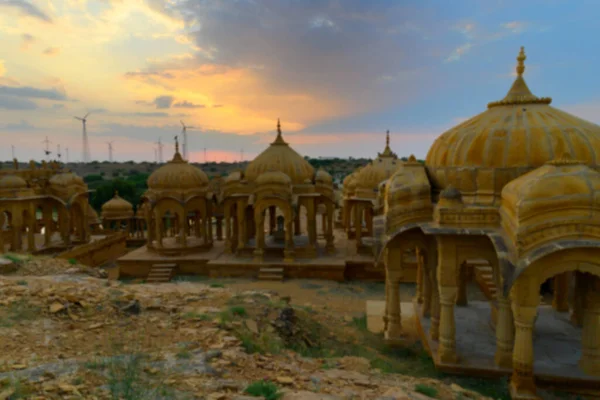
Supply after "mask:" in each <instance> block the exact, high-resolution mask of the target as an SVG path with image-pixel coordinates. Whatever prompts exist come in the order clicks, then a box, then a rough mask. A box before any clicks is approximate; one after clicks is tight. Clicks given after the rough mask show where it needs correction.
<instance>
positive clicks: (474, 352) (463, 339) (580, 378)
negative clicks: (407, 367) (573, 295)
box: [402, 301, 600, 392]
mask: <svg viewBox="0 0 600 400" xmlns="http://www.w3.org/2000/svg"><path fill="white" fill-rule="evenodd" d="M413 309H414V312H413V316H414V321H415V323H416V328H417V332H418V333H419V336H420V337H421V342H422V343H423V345H424V347H425V348H426V350H427V352H428V353H429V354H430V355H431V356H432V358H433V361H434V363H435V366H436V368H437V369H439V370H441V371H444V372H447V373H452V374H461V375H462V374H464V375H471V376H484V377H485V376H487V377H500V376H509V375H510V374H511V373H512V370H511V369H506V368H500V367H498V366H496V364H495V363H494V353H495V351H496V334H495V331H494V329H493V327H492V323H491V307H490V304H489V303H488V302H484V301H471V302H469V306H468V307H455V309H454V310H455V311H454V313H455V319H456V352H457V354H458V358H459V360H458V362H457V363H456V364H443V363H440V361H439V359H438V357H437V347H438V342H436V341H433V340H431V338H430V337H429V334H428V331H429V326H430V319H429V318H423V317H422V316H421V305H420V304H417V303H416V302H414V303H413ZM402 311H403V312H404V310H402ZM533 342H534V343H533V347H534V357H535V362H534V374H535V377H536V382H537V384H538V385H539V386H542V387H543V386H548V387H549V386H551V387H554V388H556V389H559V390H565V391H569V392H579V391H582V392H588V391H589V390H599V389H600V377H593V376H589V375H586V374H585V373H584V372H582V371H581V369H580V368H579V366H578V362H579V359H580V357H581V328H577V327H575V326H573V325H572V324H571V323H570V322H569V321H568V314H567V313H557V312H555V311H554V310H553V309H552V307H551V306H540V308H539V317H538V320H537V322H536V325H535V330H534V339H533Z"/></svg>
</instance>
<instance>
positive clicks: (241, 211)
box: [237, 202, 247, 251]
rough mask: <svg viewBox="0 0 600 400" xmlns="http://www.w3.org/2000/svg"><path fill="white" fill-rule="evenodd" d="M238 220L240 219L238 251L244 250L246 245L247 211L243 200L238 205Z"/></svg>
mask: <svg viewBox="0 0 600 400" xmlns="http://www.w3.org/2000/svg"><path fill="white" fill-rule="evenodd" d="M237 220H238V246H237V249H238V251H241V250H244V248H245V247H246V242H247V240H246V213H245V207H244V204H243V203H242V202H238V205H237Z"/></svg>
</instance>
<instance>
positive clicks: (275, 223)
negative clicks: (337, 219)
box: [222, 122, 335, 262]
mask: <svg viewBox="0 0 600 400" xmlns="http://www.w3.org/2000/svg"><path fill="white" fill-rule="evenodd" d="M222 202H223V213H224V222H225V249H226V251H227V252H235V253H236V254H240V255H244V254H247V252H252V254H253V255H254V257H255V259H256V260H259V261H260V260H262V259H263V258H264V256H265V253H266V252H269V251H270V252H272V253H277V252H280V253H281V254H280V255H281V257H283V258H284V259H285V260H286V261H288V262H292V261H293V260H294V258H296V257H316V256H317V248H318V243H317V235H318V234H319V233H318V228H319V227H320V228H321V230H322V234H323V236H324V238H325V240H326V245H325V250H326V251H327V252H329V253H332V252H334V250H335V248H334V243H333V215H334V210H335V197H334V193H333V179H332V177H331V175H329V174H328V173H327V172H326V171H325V170H323V169H319V170H318V171H316V172H315V170H314V168H313V167H312V166H311V165H310V164H309V163H308V161H306V160H305V159H304V158H303V157H302V156H301V155H300V154H298V153H297V152H296V151H295V150H294V149H292V148H291V147H290V146H289V144H288V143H286V142H285V141H284V140H283V136H282V133H281V125H280V123H279V122H278V123H277V137H276V138H275V141H273V143H271V145H270V146H269V147H268V148H267V149H266V150H264V151H263V152H262V153H261V154H259V155H258V156H257V157H256V158H255V159H254V160H253V161H251V162H250V163H249V164H248V167H247V168H246V171H244V172H241V171H238V172H234V173H232V174H230V175H229V176H228V177H227V178H226V179H225V182H224V183H223V199H222ZM320 206H322V207H323V209H324V210H325V211H324V214H323V215H324V217H323V218H322V224H320V225H318V224H317V210H318V208H319V207H320ZM301 213H304V215H305V217H306V218H305V219H304V220H305V225H302V224H301V221H302V218H301ZM265 224H266V225H267V229H266V231H267V233H265V228H264V227H265Z"/></svg>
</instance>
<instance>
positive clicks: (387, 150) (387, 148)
mask: <svg viewBox="0 0 600 400" xmlns="http://www.w3.org/2000/svg"><path fill="white" fill-rule="evenodd" d="M379 157H396V154H394V152H393V151H392V149H390V130H389V129H388V130H387V131H386V132H385V149H383V153H379Z"/></svg>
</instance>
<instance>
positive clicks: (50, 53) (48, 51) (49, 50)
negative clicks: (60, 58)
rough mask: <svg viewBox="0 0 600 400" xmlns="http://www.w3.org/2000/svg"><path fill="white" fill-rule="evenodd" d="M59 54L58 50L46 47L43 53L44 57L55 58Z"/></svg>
mask: <svg viewBox="0 0 600 400" xmlns="http://www.w3.org/2000/svg"><path fill="white" fill-rule="evenodd" d="M59 53H60V49H59V48H58V47H48V48H47V49H46V50H44V51H43V54H44V55H46V56H55V55H58V54H59Z"/></svg>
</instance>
